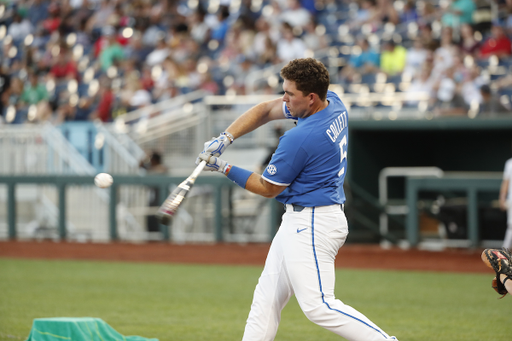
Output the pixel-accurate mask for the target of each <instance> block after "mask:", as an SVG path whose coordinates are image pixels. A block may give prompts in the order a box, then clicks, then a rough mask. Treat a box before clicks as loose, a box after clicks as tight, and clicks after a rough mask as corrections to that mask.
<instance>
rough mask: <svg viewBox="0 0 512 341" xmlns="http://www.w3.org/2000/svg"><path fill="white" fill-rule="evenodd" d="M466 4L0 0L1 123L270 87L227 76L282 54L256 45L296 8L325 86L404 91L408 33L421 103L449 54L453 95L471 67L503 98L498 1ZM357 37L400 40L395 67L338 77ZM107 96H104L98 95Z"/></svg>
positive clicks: (504, 12)
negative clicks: (468, 38) (423, 79)
mask: <svg viewBox="0 0 512 341" xmlns="http://www.w3.org/2000/svg"><path fill="white" fill-rule="evenodd" d="M461 3H465V4H466V5H465V6H466V7H464V8H463V10H464V11H463V14H461V15H460V16H459V17H456V18H451V17H449V18H448V15H449V14H450V13H451V12H450V11H449V10H448V7H447V6H459V5H460V6H463V5H461ZM454 4H457V5H454ZM471 4H473V1H471V0H468V1H457V2H454V3H453V4H452V5H446V4H445V2H441V1H415V2H414V1H401V0H397V1H387V0H378V1H375V0H364V1H311V0H309V1H308V0H303V1H301V2H300V6H298V7H293V8H292V7H289V6H288V4H287V2H286V1H281V0H277V1H250V2H240V1H231V2H206V1H197V0H189V1H132V2H127V1H122V0H117V1H116V0H101V1H96V0H94V1H93V0H75V1H69V2H68V1H47V0H31V1H22V2H15V1H4V2H2V3H0V42H1V44H0V55H1V56H2V57H1V74H2V77H3V78H5V79H6V80H8V82H7V83H6V84H7V85H9V86H3V87H2V107H1V110H2V112H1V115H2V121H3V122H4V123H6V124H19V123H26V122H41V121H45V120H49V121H51V122H53V123H56V124H59V123H60V122H63V121H80V120H91V119H93V118H98V115H97V112H96V110H97V109H98V106H99V105H100V103H102V105H103V106H102V109H105V108H107V109H108V110H107V115H105V114H103V115H101V116H100V118H101V119H102V120H103V121H105V122H108V121H112V120H113V119H114V118H115V117H116V116H117V115H120V114H123V113H126V112H129V111H131V110H136V109H138V108H140V107H143V106H146V105H151V104H154V103H156V102H158V101H160V100H165V99H169V98H172V97H175V96H178V95H180V94H186V93H189V92H192V91H195V90H200V89H203V90H206V91H209V92H210V93H212V94H220V95H223V94H240V95H241V94H247V92H248V91H255V92H257V91H260V92H261V91H266V92H269V91H270V92H273V93H275V94H278V93H279V92H280V91H281V89H280V86H279V82H275V81H272V82H270V78H269V79H263V83H264V85H263V86H261V85H260V86H257V87H255V89H247V88H246V86H245V85H244V83H243V82H241V81H239V79H241V78H242V79H243V78H244V75H247V74H248V73H250V72H260V73H261V74H265V72H264V71H265V70H267V69H268V68H269V67H272V66H273V65H280V64H282V63H284V62H286V60H280V59H279V57H278V55H277V54H276V55H272V54H271V55H270V56H268V55H265V53H266V52H268V51H272V47H274V48H275V47H277V46H279V45H280V44H284V41H283V24H285V20H288V21H289V20H290V19H289V18H301V17H303V16H304V13H307V15H309V16H310V19H311V20H312V21H313V22H314V23H315V25H316V27H315V29H314V31H313V32H312V31H311V30H309V31H308V30H306V24H301V23H300V22H299V24H297V23H295V24H296V26H294V27H293V34H294V35H295V38H296V39H298V40H300V41H302V42H303V43H305V42H307V41H315V35H316V36H317V37H318V39H317V40H318V41H320V38H322V41H325V42H326V43H327V44H328V47H327V50H328V52H327V53H325V50H326V48H325V47H318V46H317V48H318V49H317V50H311V49H306V50H304V51H303V56H314V57H316V58H319V59H321V60H322V61H323V62H324V63H325V64H327V65H328V66H329V67H330V69H329V70H331V78H332V79H331V80H332V83H333V84H339V85H342V86H343V88H344V91H345V92H346V93H351V92H355V93H360V92H363V93H365V92H366V91H367V90H368V91H369V92H370V93H372V92H376V93H379V92H384V91H385V92H386V93H393V92H400V91H405V87H406V86H405V85H406V84H405V85H404V84H402V83H403V78H407V79H409V80H410V79H414V75H409V74H404V73H403V72H405V71H403V70H404V67H405V66H406V63H407V55H410V56H412V55H413V52H411V51H412V50H411V49H412V46H413V44H414V42H417V41H419V42H421V45H422V48H423V52H424V54H425V55H426V58H425V59H424V62H423V63H422V64H421V66H420V67H419V68H417V69H416V71H419V70H421V69H422V68H429V69H430V70H431V76H430V80H429V81H430V86H431V90H430V96H431V100H430V107H435V105H436V103H437V102H438V101H439V100H438V99H437V95H436V89H437V87H438V86H439V83H440V82H441V81H442V80H443V78H445V77H447V76H446V73H447V70H448V69H449V68H451V67H455V66H454V64H453V57H454V56H462V60H463V64H462V65H461V66H460V70H458V71H459V72H458V76H460V75H462V76H461V77H458V78H456V79H454V80H455V83H456V85H457V92H459V93H460V92H461V91H462V89H463V88H464V84H465V83H466V82H470V81H472V80H471V79H469V78H468V74H469V73H470V72H469V69H470V68H471V66H472V65H474V64H476V65H477V66H478V68H479V72H480V75H481V78H482V80H481V81H480V83H479V84H478V85H479V86H481V85H483V84H487V85H489V86H490V88H491V89H492V91H493V92H494V93H495V94H500V95H502V96H509V97H510V89H511V87H512V81H510V80H508V79H510V78H511V73H512V56H511V54H512V51H511V50H510V37H511V32H512V30H511V28H512V27H511V22H512V20H511V17H512V15H510V14H509V13H510V12H511V10H510V8H508V7H507V6H510V5H509V4H508V5H507V4H495V3H492V6H491V7H490V8H487V9H485V8H484V10H489V11H490V13H492V20H489V21H488V22H485V23H482V22H481V21H480V19H478V18H480V17H478V16H476V15H473V14H476V13H477V8H476V6H472V5H471ZM500 6H501V7H500ZM480 10H482V9H481V8H478V11H480ZM468 18H469V19H468ZM473 18H476V19H473ZM258 19H264V20H265V21H266V22H267V23H268V24H269V25H268V27H269V28H268V30H266V31H258V30H257V28H256V27H261V26H256V22H257V20H258ZM477 19H478V20H477ZM297 22H298V21H297ZM465 22H468V23H469V24H470V25H472V27H473V29H474V37H475V40H476V41H477V42H478V44H479V45H480V46H484V45H485V46H487V49H488V47H489V46H491V47H492V46H497V47H496V49H495V50H494V51H491V52H490V53H488V51H487V50H486V54H485V56H482V55H481V54H480V49H479V48H476V49H475V50H474V51H473V52H471V53H470V52H465V51H464V49H462V48H461V46H460V44H461V43H462V39H461V30H460V28H461V25H462V24H464V23H465ZM495 28H496V29H495ZM500 30H501V31H502V32H504V34H505V35H504V36H501V37H496V34H497V33H496V32H495V31H500ZM446 36H447V37H448V38H447V39H444V38H443V37H446ZM359 37H364V38H365V39H367V41H368V42H369V45H370V49H371V50H373V51H374V52H375V53H377V54H379V55H380V56H381V58H382V52H384V51H383V47H384V46H385V45H387V42H390V41H392V42H394V43H395V44H396V46H398V47H400V48H402V47H403V48H405V49H406V50H407V54H405V60H402V61H400V63H399V64H398V65H395V66H394V67H396V68H398V69H397V70H398V74H383V73H382V71H383V70H385V69H384V65H382V66H381V67H382V69H381V70H377V71H373V72H369V73H367V72H364V70H363V68H364V66H363V67H359V68H356V70H355V72H356V73H357V74H359V76H357V77H352V78H351V79H347V78H345V75H344V73H343V68H344V67H345V66H346V65H347V63H348V61H349V59H350V56H351V55H357V54H360V53H361V51H360V49H358V47H357V43H356V42H357V39H358V38H359ZM488 41H490V43H489V42H488ZM496 42H498V44H496ZM265 44H267V45H265ZM269 48H270V50H269ZM499 48H501V50H500V49H499ZM319 49H323V51H324V52H322V51H321V50H319ZM491 50H492V49H491ZM398 59H399V58H397V59H396V60H395V61H397V62H398V61H399V60H398ZM381 61H382V60H381ZM333 70H334V71H336V72H332V71H333ZM413 70H414V69H413ZM407 72H409V71H407ZM31 73H35V74H36V75H37V76H38V79H39V85H42V86H43V87H42V88H46V90H47V93H46V94H44V93H43V92H44V91H39V92H37V91H34V89H33V88H31V86H30V83H29V75H30V74H31ZM384 77H385V78H384ZM386 78H387V79H386ZM265 82H267V83H268V85H267V84H265ZM100 83H101V84H103V86H100ZM406 83H407V82H406ZM383 84H384V85H383ZM354 85H355V86H354ZM258 89H261V90H258ZM354 89H355V90H354ZM110 92H112V94H113V96H114V98H113V100H110V101H108V98H106V96H109V95H112V94H110ZM35 94H38V97H37V98H35V99H33V100H32V101H31V102H30V103H27V101H26V97H27V96H29V95H32V96H35ZM24 98H25V100H24ZM502 98H504V97H502ZM477 100H480V99H477ZM40 102H47V103H48V104H49V106H50V108H51V112H52V114H51V115H42V114H41V113H40V112H39V110H40V109H41V108H40V105H39V103H40ZM470 104H471V103H466V104H465V105H466V106H468V107H469V106H470ZM502 104H504V105H506V101H505V102H503V103H502ZM509 104H510V102H509ZM375 105H385V104H384V103H376V104H375ZM31 106H35V107H33V108H31Z"/></svg>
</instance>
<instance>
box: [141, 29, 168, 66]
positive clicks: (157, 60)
mask: <svg viewBox="0 0 512 341" xmlns="http://www.w3.org/2000/svg"><path fill="white" fill-rule="evenodd" d="M170 54H171V50H170V49H169V47H168V46H167V42H166V41H165V36H164V35H163V34H162V33H160V34H159V36H158V38H157V42H156V46H155V49H154V50H153V51H151V52H150V53H149V54H148V56H147V57H146V64H148V65H149V66H155V65H160V64H162V62H163V61H164V60H165V58H167V57H168V56H169V55H170Z"/></svg>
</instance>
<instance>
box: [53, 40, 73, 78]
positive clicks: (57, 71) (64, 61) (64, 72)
mask: <svg viewBox="0 0 512 341" xmlns="http://www.w3.org/2000/svg"><path fill="white" fill-rule="evenodd" d="M49 74H50V76H52V77H53V78H54V79H55V80H56V81H57V82H60V81H67V80H71V79H78V70H77V68H76V64H75V62H74V61H73V60H72V59H71V55H70V52H69V51H68V50H67V49H65V48H64V49H62V50H61V51H60V53H59V54H58V56H57V61H56V62H55V64H54V65H53V66H52V67H51V69H50V72H49Z"/></svg>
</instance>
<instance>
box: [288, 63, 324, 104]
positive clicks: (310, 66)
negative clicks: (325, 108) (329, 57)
mask: <svg viewBox="0 0 512 341" xmlns="http://www.w3.org/2000/svg"><path fill="white" fill-rule="evenodd" d="M281 77H283V78H284V79H286V80H289V81H292V82H295V86H296V87H297V90H299V91H302V93H303V94H304V95H308V94H310V93H315V94H317V95H318V97H320V99H321V100H322V101H324V100H325V98H326V97H327V89H328V88H329V83H330V81H329V71H327V69H326V67H325V66H324V64H322V62H319V61H318V60H316V59H314V58H299V59H294V60H292V61H291V62H289V63H288V64H287V65H286V66H285V67H283V68H282V69H281Z"/></svg>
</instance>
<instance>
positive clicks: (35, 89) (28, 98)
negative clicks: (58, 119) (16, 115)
mask: <svg viewBox="0 0 512 341" xmlns="http://www.w3.org/2000/svg"><path fill="white" fill-rule="evenodd" d="M28 78H29V83H28V84H27V85H25V86H24V88H23V92H22V93H21V97H20V101H19V104H18V109H21V110H28V112H29V114H32V113H33V111H31V110H29V107H30V106H35V108H36V112H35V115H34V116H29V117H28V119H29V120H30V121H39V122H42V121H47V120H48V119H50V117H51V110H50V106H49V103H48V99H49V96H48V91H47V90H46V86H45V84H43V83H42V82H40V81H39V77H38V75H37V74H36V73H35V72H32V71H31V72H30V73H29V77H28Z"/></svg>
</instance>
